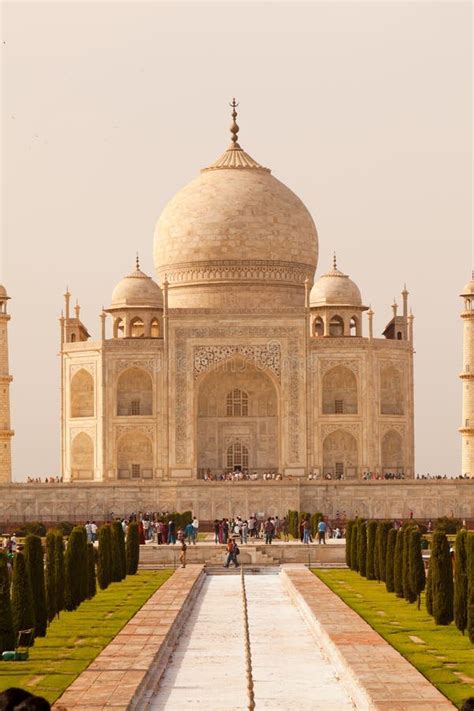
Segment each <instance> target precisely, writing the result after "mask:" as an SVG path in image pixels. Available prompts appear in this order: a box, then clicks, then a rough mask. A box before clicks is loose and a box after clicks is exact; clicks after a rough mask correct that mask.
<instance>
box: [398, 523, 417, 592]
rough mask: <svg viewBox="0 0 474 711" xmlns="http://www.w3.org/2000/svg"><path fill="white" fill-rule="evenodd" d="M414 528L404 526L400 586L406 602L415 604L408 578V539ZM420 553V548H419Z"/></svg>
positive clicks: (409, 578)
mask: <svg viewBox="0 0 474 711" xmlns="http://www.w3.org/2000/svg"><path fill="white" fill-rule="evenodd" d="M413 531H414V528H413V527H412V526H411V525H408V526H406V528H405V533H404V536H403V552H402V584H403V597H404V598H405V600H406V601H407V602H410V603H412V602H415V600H416V598H417V594H416V592H415V591H414V590H413V589H412V586H411V577H410V537H411V534H412V532H413ZM420 551H421V548H420Z"/></svg>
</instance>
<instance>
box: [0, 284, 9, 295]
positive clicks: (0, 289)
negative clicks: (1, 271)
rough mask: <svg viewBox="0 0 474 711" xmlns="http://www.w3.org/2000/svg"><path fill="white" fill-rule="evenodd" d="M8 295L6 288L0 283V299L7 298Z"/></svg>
mask: <svg viewBox="0 0 474 711" xmlns="http://www.w3.org/2000/svg"><path fill="white" fill-rule="evenodd" d="M9 298H10V297H9V296H8V294H7V290H6V289H5V287H4V286H3V284H0V299H9Z"/></svg>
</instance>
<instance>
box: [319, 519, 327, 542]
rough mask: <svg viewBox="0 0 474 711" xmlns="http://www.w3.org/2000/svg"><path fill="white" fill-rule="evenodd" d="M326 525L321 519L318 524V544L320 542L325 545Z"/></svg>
mask: <svg viewBox="0 0 474 711" xmlns="http://www.w3.org/2000/svg"><path fill="white" fill-rule="evenodd" d="M326 528H327V526H326V524H325V523H324V521H323V520H322V519H321V521H320V522H319V523H318V544H321V541H322V542H323V543H324V545H326Z"/></svg>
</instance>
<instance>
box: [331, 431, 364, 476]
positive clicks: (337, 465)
mask: <svg viewBox="0 0 474 711" xmlns="http://www.w3.org/2000/svg"><path fill="white" fill-rule="evenodd" d="M358 456H359V455H358V446H357V440H356V438H355V437H354V436H353V435H352V434H351V433H350V432H347V431H346V430H344V429H339V430H335V431H334V432H331V434H329V435H327V436H326V437H325V438H324V442H323V474H324V475H330V476H331V477H332V478H336V479H338V478H341V477H342V478H344V479H351V478H354V477H356V476H357V466H358Z"/></svg>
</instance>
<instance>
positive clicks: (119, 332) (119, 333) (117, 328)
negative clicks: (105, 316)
mask: <svg viewBox="0 0 474 711" xmlns="http://www.w3.org/2000/svg"><path fill="white" fill-rule="evenodd" d="M124 335H125V326H124V323H123V319H121V318H116V319H115V321H114V338H123V337H124Z"/></svg>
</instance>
